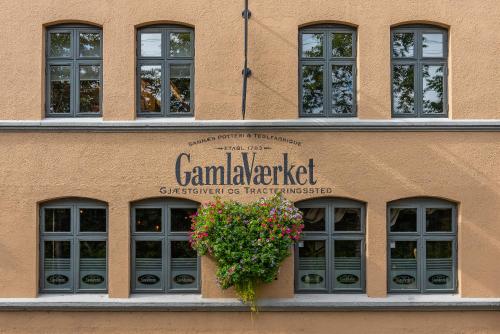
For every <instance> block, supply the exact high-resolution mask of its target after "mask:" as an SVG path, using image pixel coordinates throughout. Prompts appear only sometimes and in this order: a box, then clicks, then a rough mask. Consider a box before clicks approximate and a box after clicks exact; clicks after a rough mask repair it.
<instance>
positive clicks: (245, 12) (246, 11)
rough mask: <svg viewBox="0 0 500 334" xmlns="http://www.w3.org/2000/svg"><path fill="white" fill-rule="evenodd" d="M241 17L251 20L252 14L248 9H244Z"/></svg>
mask: <svg viewBox="0 0 500 334" xmlns="http://www.w3.org/2000/svg"><path fill="white" fill-rule="evenodd" d="M241 16H242V17H243V18H244V19H246V18H251V17H252V12H251V11H250V10H249V9H245V10H244V11H242V12H241Z"/></svg>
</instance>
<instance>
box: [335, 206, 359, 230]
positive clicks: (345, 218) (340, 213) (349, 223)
mask: <svg viewBox="0 0 500 334" xmlns="http://www.w3.org/2000/svg"><path fill="white" fill-rule="evenodd" d="M334 230H335V231H361V209H359V208H349V209H342V208H335V224H334Z"/></svg>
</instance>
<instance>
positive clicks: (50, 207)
mask: <svg viewBox="0 0 500 334" xmlns="http://www.w3.org/2000/svg"><path fill="white" fill-rule="evenodd" d="M107 222H108V214H107V206H106V205H105V204H104V203H102V202H97V201H91V200H84V199H66V200H59V201H53V202H49V203H46V204H43V205H42V206H41V207H40V259H41V264H40V270H41V274H40V290H41V291H42V292H70V293H78V292H105V291H106V290H107V285H108V279H107V277H108V275H107V239H108V227H107V225H108V223H107Z"/></svg>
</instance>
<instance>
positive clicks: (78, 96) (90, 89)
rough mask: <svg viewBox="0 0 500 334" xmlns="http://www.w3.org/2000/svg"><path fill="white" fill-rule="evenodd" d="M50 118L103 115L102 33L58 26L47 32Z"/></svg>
mask: <svg viewBox="0 0 500 334" xmlns="http://www.w3.org/2000/svg"><path fill="white" fill-rule="evenodd" d="M45 59H46V66H45V68H46V75H45V77H46V82H47V84H46V98H45V100H46V108H45V112H46V116H47V117H98V116H101V115H102V30H101V28H97V27H94V26H87V25H57V26H52V27H49V28H47V31H46V52H45Z"/></svg>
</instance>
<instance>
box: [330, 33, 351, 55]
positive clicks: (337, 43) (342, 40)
mask: <svg viewBox="0 0 500 334" xmlns="http://www.w3.org/2000/svg"><path fill="white" fill-rule="evenodd" d="M332 56H333V57H352V34H351V33H333V34H332Z"/></svg>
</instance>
